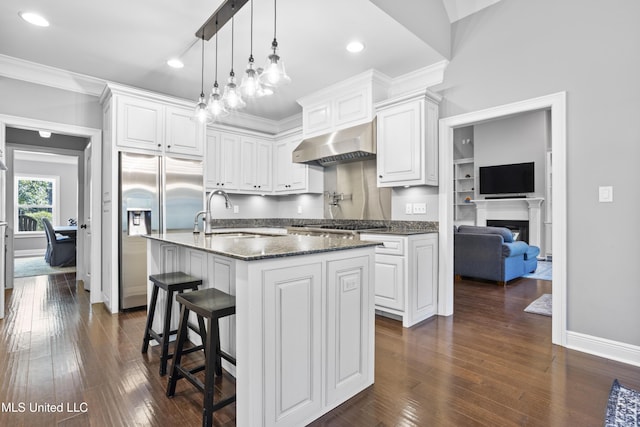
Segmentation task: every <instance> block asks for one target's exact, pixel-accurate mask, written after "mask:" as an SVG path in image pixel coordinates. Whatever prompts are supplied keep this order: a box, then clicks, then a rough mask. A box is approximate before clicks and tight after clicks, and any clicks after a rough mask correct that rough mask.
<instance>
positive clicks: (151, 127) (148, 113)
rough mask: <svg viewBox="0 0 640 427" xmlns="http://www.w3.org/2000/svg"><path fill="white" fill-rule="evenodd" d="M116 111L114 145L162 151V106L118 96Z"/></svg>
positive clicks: (152, 102) (143, 100)
mask: <svg viewBox="0 0 640 427" xmlns="http://www.w3.org/2000/svg"><path fill="white" fill-rule="evenodd" d="M116 110H117V114H116V117H117V118H116V126H115V127H116V144H117V145H118V146H119V147H124V148H133V149H137V150H148V151H153V152H159V151H161V150H162V145H163V144H164V137H163V136H164V114H163V107H162V105H160V104H158V103H157V102H154V101H148V100H145V99H139V98H133V97H126V96H119V97H117V105H116Z"/></svg>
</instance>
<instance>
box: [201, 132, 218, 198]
mask: <svg viewBox="0 0 640 427" xmlns="http://www.w3.org/2000/svg"><path fill="white" fill-rule="evenodd" d="M221 158H222V142H221V138H220V133H218V132H207V144H206V147H205V162H204V170H205V186H206V188H207V189H217V188H220V183H221V182H222V179H221V175H222V170H221V169H222V168H221V164H220V163H221V161H220V159H221Z"/></svg>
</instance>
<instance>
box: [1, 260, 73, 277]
mask: <svg viewBox="0 0 640 427" xmlns="http://www.w3.org/2000/svg"><path fill="white" fill-rule="evenodd" d="M75 271H76V267H75V266H71V267H51V266H50V265H49V264H47V262H46V261H45V260H44V257H41V256H38V257H28V258H16V259H15V261H14V270H13V277H30V276H42V275H46V274H61V273H73V272H75Z"/></svg>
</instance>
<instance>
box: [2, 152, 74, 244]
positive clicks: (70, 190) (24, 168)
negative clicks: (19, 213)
mask: <svg viewBox="0 0 640 427" xmlns="http://www.w3.org/2000/svg"><path fill="white" fill-rule="evenodd" d="M24 148H26V149H27V151H28V150H29V148H28V147H26V146H25V147H24ZM15 150H23V148H22V147H19V146H8V147H7V157H8V158H9V159H11V166H10V167H9V172H10V174H11V177H10V178H9V179H8V180H7V184H9V182H11V188H7V220H8V221H9V222H10V223H11V224H13V222H14V221H13V219H14V214H15V209H16V208H15V204H14V191H13V185H14V184H13V183H14V182H15V179H14V177H15V176H16V175H31V174H33V175H52V176H58V177H59V181H58V184H59V188H58V192H59V199H58V200H59V202H60V204H59V206H58V207H59V211H58V221H57V223H55V222H54V224H53V225H67V223H68V219H69V218H76V219H78V218H79V217H78V189H79V182H78V165H72V164H67V163H56V162H39V161H31V160H18V159H15ZM23 151H24V150H23ZM73 157H76V159H77V160H78V161H82V157H79V158H78V157H77V156H73ZM9 216H11V217H10V218H9ZM80 222H81V221H80ZM12 228H14V229H15V225H14V226H13V227H12ZM46 247H47V240H46V237H45V235H44V232H42V233H41V235H40V236H29V237H24V236H20V237H14V246H13V250H14V254H17V255H19V254H20V251H25V250H27V251H31V250H41V251H42V253H43V254H44V251H45V249H46Z"/></svg>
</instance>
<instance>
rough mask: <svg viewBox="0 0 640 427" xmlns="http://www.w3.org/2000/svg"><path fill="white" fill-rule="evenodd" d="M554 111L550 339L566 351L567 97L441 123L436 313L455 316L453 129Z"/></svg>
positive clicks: (561, 94) (527, 102) (558, 95)
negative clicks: (552, 263) (516, 116)
mask: <svg viewBox="0 0 640 427" xmlns="http://www.w3.org/2000/svg"><path fill="white" fill-rule="evenodd" d="M546 109H549V110H550V111H551V151H552V152H553V157H554V161H553V164H552V200H553V206H552V213H551V215H552V222H553V231H552V247H553V249H552V251H553V258H554V269H553V280H552V289H553V290H552V294H553V301H552V310H553V314H552V328H551V329H552V333H551V335H552V337H551V341H552V342H553V343H554V344H557V345H561V346H566V330H567V327H566V324H567V315H566V259H567V257H566V246H567V245H566V93H565V92H559V93H556V94H552V95H547V96H543V97H540V98H534V99H529V100H525V101H521V102H516V103H512V104H506V105H502V106H498V107H493V108H488V109H485V110H480V111H476V112H471V113H466V114H461V115H458V116H452V117H448V118H444V119H441V120H440V126H439V127H440V129H439V141H440V142H439V144H440V146H439V148H440V150H439V151H440V154H439V162H440V176H439V179H440V187H439V194H438V200H439V219H440V225H439V236H440V254H441V256H440V261H439V285H438V314H439V315H443V316H449V315H452V314H453V311H454V306H453V285H454V280H453V225H454V219H453V218H454V201H453V180H454V172H453V130H454V129H457V128H461V127H465V126H470V125H475V124H479V123H483V122H485V121H489V120H495V119H499V118H504V117H507V116H511V115H515V114H520V113H524V112H529V111H537V110H546Z"/></svg>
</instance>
